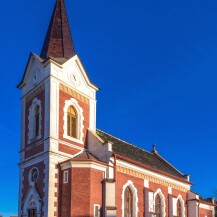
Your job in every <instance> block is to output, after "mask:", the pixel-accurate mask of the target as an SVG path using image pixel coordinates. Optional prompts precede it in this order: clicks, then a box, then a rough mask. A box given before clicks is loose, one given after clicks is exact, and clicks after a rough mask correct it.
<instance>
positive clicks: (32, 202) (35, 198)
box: [22, 187, 42, 217]
mask: <svg viewBox="0 0 217 217" xmlns="http://www.w3.org/2000/svg"><path fill="white" fill-rule="evenodd" d="M41 201H42V200H41V198H40V196H39V194H38V192H37V190H36V189H35V187H31V188H30V189H29V191H28V193H27V195H26V197H25V199H24V205H23V213H22V216H23V217H27V216H28V210H30V209H36V214H37V217H40V216H41Z"/></svg>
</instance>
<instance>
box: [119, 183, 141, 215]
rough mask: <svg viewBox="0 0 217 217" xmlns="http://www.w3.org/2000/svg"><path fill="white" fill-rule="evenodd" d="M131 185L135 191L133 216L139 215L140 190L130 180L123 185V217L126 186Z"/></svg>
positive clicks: (133, 191)
mask: <svg viewBox="0 0 217 217" xmlns="http://www.w3.org/2000/svg"><path fill="white" fill-rule="evenodd" d="M127 187H129V188H130V189H131V191H132V193H133V217H137V216H138V211H139V208H138V192H137V189H136V187H135V186H134V184H133V182H132V181H131V180H128V181H127V183H126V184H125V185H124V186H123V187H122V195H121V197H122V217H124V193H125V190H126V188H127Z"/></svg>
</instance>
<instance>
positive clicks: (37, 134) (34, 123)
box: [28, 98, 42, 144]
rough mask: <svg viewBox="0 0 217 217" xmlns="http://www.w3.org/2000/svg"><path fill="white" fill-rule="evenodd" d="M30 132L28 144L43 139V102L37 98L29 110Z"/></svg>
mask: <svg viewBox="0 0 217 217" xmlns="http://www.w3.org/2000/svg"><path fill="white" fill-rule="evenodd" d="M28 120H29V124H28V128H29V132H28V143H29V144H30V143H31V142H33V141H35V140H38V139H40V138H41V133H42V106H41V100H39V99H37V98H35V99H33V101H32V105H31V106H30V108H29V117H28Z"/></svg>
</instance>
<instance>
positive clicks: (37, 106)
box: [34, 105, 40, 137]
mask: <svg viewBox="0 0 217 217" xmlns="http://www.w3.org/2000/svg"><path fill="white" fill-rule="evenodd" d="M39 109H40V108H39V105H36V107H35V114H34V116H35V117H34V125H35V127H34V137H38V136H39V115H40V112H39Z"/></svg>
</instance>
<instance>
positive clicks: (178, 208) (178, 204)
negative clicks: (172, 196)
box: [177, 200, 182, 217]
mask: <svg viewBox="0 0 217 217" xmlns="http://www.w3.org/2000/svg"><path fill="white" fill-rule="evenodd" d="M177 217H182V204H181V201H180V200H178V201H177Z"/></svg>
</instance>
